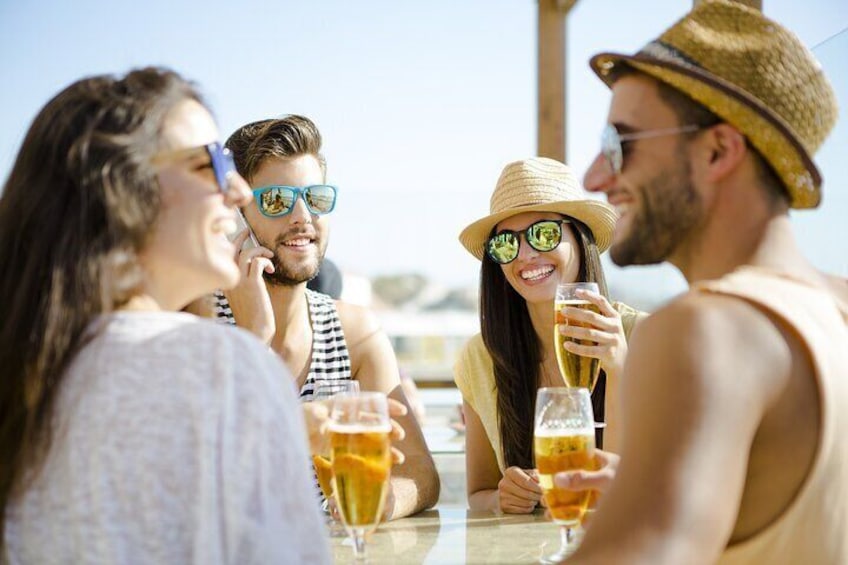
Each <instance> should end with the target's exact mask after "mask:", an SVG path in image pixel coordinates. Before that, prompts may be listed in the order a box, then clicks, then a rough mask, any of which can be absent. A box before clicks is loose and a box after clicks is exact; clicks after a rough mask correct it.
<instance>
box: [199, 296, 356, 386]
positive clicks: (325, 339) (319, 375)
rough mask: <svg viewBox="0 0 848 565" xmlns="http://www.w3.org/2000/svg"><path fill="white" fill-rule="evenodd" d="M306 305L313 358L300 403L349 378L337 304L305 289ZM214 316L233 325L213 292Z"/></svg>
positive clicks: (224, 302)
mask: <svg viewBox="0 0 848 565" xmlns="http://www.w3.org/2000/svg"><path fill="white" fill-rule="evenodd" d="M306 303H307V304H308V305H309V321H310V325H311V326H312V359H311V361H310V363H309V373H307V375H306V381H304V383H303V386H302V387H300V400H301V402H308V401H310V400H312V399H313V397H314V396H315V392H316V391H317V390H318V389H319V388H321V389H322V391H321V392H322V396H323V395H324V393H325V392H326V391H327V389H329V394H332V393H333V392H338V390H341V388H342V384H341V383H342V382H344V381H349V380H350V379H351V374H350V355H349V354H348V350H347V343H346V342H345V337H344V330H343V329H342V323H341V320H339V312H338V310H337V309H336V303H335V302H334V301H333V299H332V298H330V297H329V296H327V295H326V294H321V293H320V292H315V291H314V290H309V289H306ZM215 316H216V317H217V318H218V319H219V320H220V321H223V322H226V323H229V324H232V325H235V323H236V320H235V318H234V317H233V311H232V309H231V308H230V304H229V302H227V299H226V298H224V295H223V294H222V293H215ZM334 385H338V386H334ZM336 389H337V390H336Z"/></svg>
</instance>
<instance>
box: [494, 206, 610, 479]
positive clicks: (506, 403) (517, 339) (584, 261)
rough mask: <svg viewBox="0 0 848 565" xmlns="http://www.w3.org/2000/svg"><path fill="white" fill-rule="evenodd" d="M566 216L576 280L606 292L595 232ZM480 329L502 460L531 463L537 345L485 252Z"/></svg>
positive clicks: (599, 400) (521, 306)
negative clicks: (576, 255)
mask: <svg viewBox="0 0 848 565" xmlns="http://www.w3.org/2000/svg"><path fill="white" fill-rule="evenodd" d="M569 219H570V220H571V222H570V223H568V224H564V225H567V226H569V228H570V229H571V230H572V233H573V234H574V237H575V240H576V241H577V244H578V247H579V249H580V269H579V272H578V273H577V280H578V281H594V282H597V283H598V288H599V290H600V291H601V294H603V295H604V296H607V294H608V293H607V284H606V279H605V278H604V272H603V269H602V267H601V258H600V253H598V246H597V245H596V244H595V237H594V235H593V234H592V231H591V230H590V229H589V228H588V227H587V226H586V225H585V224H583V223H582V222H580V221H578V220H575V219H573V218H569ZM495 229H496V227H495V228H493V229H492V235H494V232H495ZM480 329H481V333H482V336H483V343H484V344H485V345H486V349H487V350H488V352H489V356H490V357H491V358H492V364H493V365H494V374H495V388H496V394H497V407H498V430H499V432H500V436H501V446H502V447H503V457H504V463H505V464H506V466H507V467H510V466H513V465H517V466H519V467H522V468H524V469H530V468H533V467H534V466H535V465H534V464H533V417H534V411H535V409H536V391H537V390H538V389H539V384H540V383H541V376H542V374H541V363H542V345H541V343H540V342H539V338H538V336H537V335H536V331H535V330H534V329H533V324H532V322H531V321H530V314H529V312H528V311H527V303H526V302H525V301H524V299H523V298H522V297H521V295H520V294H518V292H516V291H515V289H514V288H512V285H510V284H509V281H507V280H506V277H505V276H504V274H503V271H502V269H501V266H500V265H498V264H497V263H495V262H494V261H492V260H491V259H490V258H489V256H488V255H485V256H484V257H483V263H482V265H481V269H480ZM517 352H521V354H520V355H518V354H516V353H517ZM605 382H606V379H605V378H604V379H599V381H598V384H597V386H596V387H595V391H594V393H593V395H592V396H593V404H595V406H596V410H598V409H599V407H600V411H599V412H596V414H597V415H598V416H599V417H603V404H604V394H605V388H606V386H605ZM598 405H600V406H599V407H598Z"/></svg>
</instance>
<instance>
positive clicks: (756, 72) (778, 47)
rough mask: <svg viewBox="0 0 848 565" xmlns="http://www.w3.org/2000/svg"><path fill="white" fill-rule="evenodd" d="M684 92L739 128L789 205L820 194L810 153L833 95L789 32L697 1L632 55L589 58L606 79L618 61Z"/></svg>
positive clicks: (728, 3)
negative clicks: (770, 169) (773, 175)
mask: <svg viewBox="0 0 848 565" xmlns="http://www.w3.org/2000/svg"><path fill="white" fill-rule="evenodd" d="M621 63H624V64H627V65H630V66H632V67H635V68H637V69H639V70H641V71H643V72H645V73H647V74H649V75H651V76H653V77H655V78H657V79H659V80H661V81H663V82H666V83H668V84H670V85H671V86H673V87H675V88H676V89H678V90H680V91H682V92H684V93H685V94H687V95H688V96H690V97H691V98H692V99H694V100H696V101H698V102H700V103H701V104H703V105H704V106H706V107H707V108H709V109H710V110H711V111H712V112H714V113H715V114H716V115H718V116H720V117H721V118H722V119H724V120H725V121H727V122H728V123H730V124H732V125H733V126H735V127H736V128H737V129H739V131H740V132H742V133H743V134H744V135H745V136H746V137H747V138H748V140H749V141H750V142H751V144H752V145H753V146H754V147H755V148H756V149H757V150H758V151H759V152H760V154H761V155H762V156H763V157H764V158H765V159H766V160H767V161H768V162H769V163H770V164H771V166H772V167H773V168H774V169H775V171H776V172H777V174H778V176H779V177H780V178H781V180H783V182H784V184H785V185H786V187H787V190H788V191H789V194H790V196H791V199H792V202H791V204H792V206H793V207H794V208H813V207H815V206H817V205H818V204H819V202H820V200H821V183H822V181H821V175H820V173H819V171H818V169H817V168H816V166H815V164H814V163H813V160H812V155H813V154H814V153H815V152H816V151H817V150H818V148H819V147H820V146H821V144H822V142H823V141H824V140H825V138H826V137H827V135H828V134H829V133H830V131H831V129H832V128H833V125H834V124H835V123H836V118H837V114H838V110H837V105H836V97H835V94H834V92H833V89H832V88H831V86H830V84H829V82H828V81H827V79H826V78H825V76H824V73H823V72H822V70H821V66H820V65H819V63H818V62H817V61H816V60H815V58H814V57H813V55H812V53H811V52H810V51H809V50H808V49H807V48H806V47H804V45H803V44H802V43H801V41H800V40H799V39H798V38H797V37H796V36H795V34H793V33H792V32H791V31H789V30H787V29H786V28H784V27H782V26H781V25H779V24H777V23H776V22H774V21H772V20H769V19H768V18H766V17H765V16H764V15H763V14H762V13H761V12H760V11H759V10H757V9H755V8H749V7H747V6H743V5H741V4H739V3H738V2H734V1H732V0H704V1H703V2H701V3H700V4H699V5H698V6H696V7H695V9H693V10H692V11H691V12H690V13H689V14H688V15H686V16H685V17H684V18H683V19H681V20H680V21H678V22H677V23H676V24H674V25H673V26H672V27H671V28H669V29H668V30H667V31H666V32H664V33H663V34H662V35H661V36H660V37H659V39H657V40H656V41H653V42H651V43H649V44H648V45H647V46H646V47H644V48H643V49H642V50H640V51H639V53H637V54H636V55H634V56H627V55H621V54H615V53H602V54H600V55H596V56H595V57H593V58H592V61H591V63H590V64H591V66H592V68H593V69H594V70H595V72H596V73H597V74H598V76H599V77H600V78H601V79H602V80H604V81H605V82H607V83H608V84H609V83H610V81H611V80H612V79H611V76H610V75H611V71H612V70H613V68H614V67H615V66H616V65H617V64H621Z"/></svg>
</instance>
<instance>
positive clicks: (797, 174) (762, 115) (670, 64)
mask: <svg viewBox="0 0 848 565" xmlns="http://www.w3.org/2000/svg"><path fill="white" fill-rule="evenodd" d="M622 64H623V65H627V66H631V67H633V68H635V69H637V70H639V71H642V72H644V73H646V74H648V75H650V76H652V77H654V78H656V79H658V80H660V81H662V82H665V83H667V84H669V85H671V86H672V87H674V88H676V89H677V90H680V91H681V92H683V93H684V94H686V95H687V96H689V97H690V98H692V99H693V100H695V101H696V102H699V103H700V104H703V105H704V106H705V107H706V108H707V109H709V110H710V111H712V112H713V113H715V114H716V115H718V116H719V117H721V118H722V119H724V120H726V121H727V122H728V123H730V124H732V125H733V126H734V127H736V128H737V129H739V130H740V131H741V132H742V133H743V134H744V135H745V137H746V138H747V139H748V140H749V141H750V143H751V145H753V146H754V147H755V148H756V149H757V150H758V151H759V152H760V154H761V155H762V157H763V158H764V159H765V160H766V161H768V163H769V164H770V165H771V166H772V168H773V169H774V170H775V172H776V173H777V175H778V176H779V177H780V179H781V180H782V181H783V183H784V185H785V186H786V188H787V190H788V192H789V196H790V199H791V202H790V205H791V207H792V208H815V207H816V206H818V205H819V203H820V202H821V182H822V177H821V173H820V172H819V170H818V168H817V167H816V165H815V163H814V162H813V160H812V158H811V157H810V154H809V153H808V152H807V150H806V149H805V148H804V146H803V145H802V144H801V142H800V141H799V139H798V137H797V136H796V135H795V133H794V132H793V131H792V128H791V127H790V126H789V125H788V124H787V123H786V122H785V121H784V120H783V119H782V118H781V117H780V116H778V115H777V114H775V113H774V112H773V111H772V110H771V109H770V108H768V107H767V106H765V105H764V104H763V103H762V102H761V101H760V100H758V99H757V98H755V97H753V96H751V95H750V94H749V93H747V92H746V91H744V90H742V89H740V88H738V87H737V86H736V85H734V84H732V83H730V82H728V81H726V80H723V79H722V78H721V77H718V76H715V75H713V74H712V73H709V72H707V71H705V70H703V69H701V68H699V67H696V66H693V65H688V64H685V63H679V62H676V61H669V60H665V59H659V58H656V57H652V56H650V55H646V54H644V53H639V54H636V55H625V54H621V53H599V54H598V55H595V56H594V57H592V59H591V60H590V61H589V65H590V66H591V67H592V70H593V71H594V72H595V74H597V75H598V78H600V79H601V80H602V81H603V82H604V83H605V84H606V85H607V86H609V87H612V83H613V79H612V74H611V71H612V70H613V69H614V68H615V67H616V66H618V65H622Z"/></svg>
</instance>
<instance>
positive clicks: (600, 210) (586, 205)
mask: <svg viewBox="0 0 848 565" xmlns="http://www.w3.org/2000/svg"><path fill="white" fill-rule="evenodd" d="M525 212H553V213H557V214H562V215H563V216H568V217H569V218H574V219H575V220H578V221H580V222H583V223H584V224H586V226H587V227H588V228H589V229H590V230H591V231H592V234H593V235H594V236H595V243H596V244H597V246H598V252H599V253H603V252H604V251H606V250H607V249H609V246H610V245H612V236H613V232H614V231H615V222H616V220H617V219H618V214H617V213H616V211H615V209H614V208H612V207H611V206H610V205H609V204H606V203H604V202H601V201H599V200H563V201H558V202H545V203H542V204H534V205H532V206H521V207H517V208H510V209H509V210H504V211H502V212H499V213H497V214H490V215H488V216H486V217H484V218H480V219H479V220H477V221H476V222H473V223H472V224H469V226H468V227H466V228H465V229H464V230H462V233H460V234H459V242H460V243H462V245H463V247H465V249H467V250H468V252H469V253H471V254H472V255H473V256H474V257H476V258H477V259H478V260H481V261H482V260H483V256H484V254H485V253H486V240H487V239H488V238H489V234H491V233H492V229H493V228H494V227H495V226H496V225H497V224H498V223H500V222H502V221H503V220H505V219H507V218H511V217H512V216H516V215H518V214H523V213H525Z"/></svg>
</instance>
